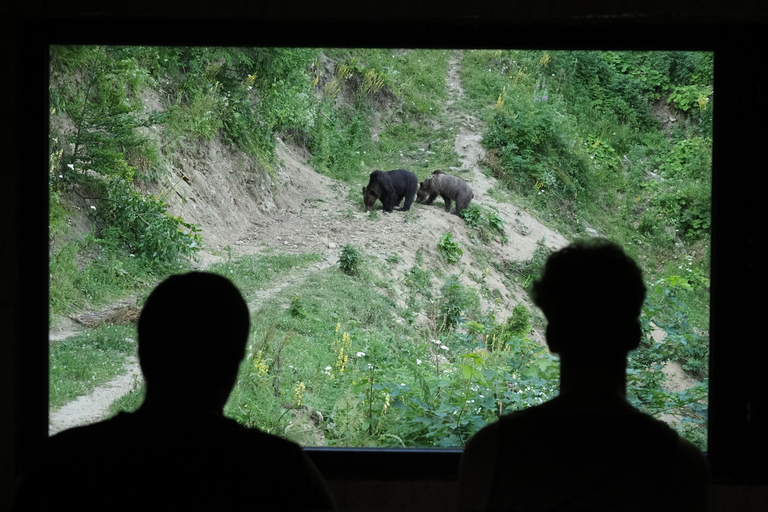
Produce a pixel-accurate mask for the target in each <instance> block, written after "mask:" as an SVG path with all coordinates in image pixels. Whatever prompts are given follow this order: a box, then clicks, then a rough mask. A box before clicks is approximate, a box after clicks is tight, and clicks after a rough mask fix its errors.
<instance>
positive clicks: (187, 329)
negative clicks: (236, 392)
mask: <svg viewBox="0 0 768 512" xmlns="http://www.w3.org/2000/svg"><path fill="white" fill-rule="evenodd" d="M249 328H250V317H249V313H248V306H247V305H246V303H245V301H244V300H243V297H242V295H241V294H240V292H239V291H238V289H237V288H236V287H235V285H233V284H232V282H231V281H229V280H228V279H227V278H225V277H222V276H220V275H217V274H210V273H203V272H190V273H188V274H180V275H175V276H171V277H169V278H168V279H166V280H165V281H163V282H162V283H160V284H159V285H158V286H157V288H155V289H154V291H152V293H151V294H150V296H149V298H148V299H147V302H146V304H145V305H144V308H143V310H142V312H141V315H140V317H139V325H138V331H139V362H140V364H141V368H142V371H143V373H144V378H145V380H146V382H147V391H148V393H149V392H152V391H153V390H161V391H162V390H163V389H165V390H188V391H189V392H190V393H195V394H199V395H202V396H199V398H200V399H201V400H207V399H209V398H213V397H216V398H217V400H220V399H222V396H221V395H222V394H223V395H224V396H223V400H226V396H227V395H229V392H230V391H231V388H232V386H233V385H234V382H235V378H236V376H237V371H238V368H239V364H240V361H241V360H242V359H243V356H244V355H245V345H246V342H247V340H248V330H249ZM222 405H223V402H222Z"/></svg>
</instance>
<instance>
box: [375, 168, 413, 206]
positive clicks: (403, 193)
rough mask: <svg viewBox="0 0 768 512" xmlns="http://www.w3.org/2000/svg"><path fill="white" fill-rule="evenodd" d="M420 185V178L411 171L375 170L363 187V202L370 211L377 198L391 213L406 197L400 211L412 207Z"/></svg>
mask: <svg viewBox="0 0 768 512" xmlns="http://www.w3.org/2000/svg"><path fill="white" fill-rule="evenodd" d="M418 187H419V178H417V177H416V175H415V174H413V173H412V172H411V171H406V170H405V169H395V170H394V171H386V172H384V171H373V172H372V173H371V177H370V180H368V185H366V186H364V187H363V203H364V204H365V211H370V210H371V208H373V205H374V204H375V203H376V200H377V199H380V200H381V204H382V205H384V211H385V212H387V213H391V212H392V211H393V210H394V209H396V208H395V206H398V205H399V204H400V201H402V200H403V198H405V204H403V207H402V208H397V210H400V211H403V212H404V211H406V210H408V209H410V208H411V204H413V199H414V198H415V197H416V189H417V188H418Z"/></svg>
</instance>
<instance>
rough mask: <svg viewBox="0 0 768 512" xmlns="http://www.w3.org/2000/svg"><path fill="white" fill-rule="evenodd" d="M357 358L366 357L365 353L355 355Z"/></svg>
mask: <svg viewBox="0 0 768 512" xmlns="http://www.w3.org/2000/svg"><path fill="white" fill-rule="evenodd" d="M355 355H356V356H357V357H363V356H364V355H365V352H358V353H357V354H355Z"/></svg>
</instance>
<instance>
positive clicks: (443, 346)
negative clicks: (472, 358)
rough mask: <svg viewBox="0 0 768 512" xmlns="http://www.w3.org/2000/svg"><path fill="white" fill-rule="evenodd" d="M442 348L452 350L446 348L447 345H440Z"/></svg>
mask: <svg viewBox="0 0 768 512" xmlns="http://www.w3.org/2000/svg"><path fill="white" fill-rule="evenodd" d="M440 348H441V349H443V350H450V349H449V348H448V347H446V346H445V345H440Z"/></svg>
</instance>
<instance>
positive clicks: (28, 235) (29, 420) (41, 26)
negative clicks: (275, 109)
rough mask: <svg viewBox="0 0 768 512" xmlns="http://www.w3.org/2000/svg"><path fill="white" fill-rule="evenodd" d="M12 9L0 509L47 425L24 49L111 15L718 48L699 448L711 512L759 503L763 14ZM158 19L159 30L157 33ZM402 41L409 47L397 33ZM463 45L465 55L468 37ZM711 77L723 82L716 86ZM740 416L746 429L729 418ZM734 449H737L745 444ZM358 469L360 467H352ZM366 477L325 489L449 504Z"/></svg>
mask: <svg viewBox="0 0 768 512" xmlns="http://www.w3.org/2000/svg"><path fill="white" fill-rule="evenodd" d="M10 3H11V5H7V4H8V2H6V3H5V4H3V6H2V7H0V9H2V10H1V11H0V48H2V50H0V58H1V59H2V60H1V61H0V63H1V64H2V67H0V69H2V70H3V75H2V78H0V102H2V116H0V122H2V126H3V129H2V130H0V135H1V136H0V147H1V148H2V150H1V152H0V155H2V156H3V164H4V165H3V166H2V168H3V172H2V173H0V226H2V228H1V230H0V510H2V509H4V508H5V506H7V504H8V496H9V495H10V490H11V488H12V485H13V481H14V479H15V478H16V476H17V474H18V471H19V470H20V468H21V467H22V466H23V465H24V464H25V463H26V461H27V460H28V457H29V455H30V453H31V451H32V450H33V449H34V446H35V444H36V443H37V441H38V440H39V439H41V438H42V437H44V436H45V435H46V424H47V407H46V406H45V404H47V393H48V390H47V378H46V376H47V364H45V363H46V361H47V342H46V340H47V316H46V315H45V314H44V313H43V312H44V311H46V307H47V298H46V296H45V289H46V286H47V259H46V255H47V237H46V236H45V233H46V227H47V213H46V211H47V210H46V209H47V197H46V192H45V191H47V181H46V177H45V176H43V175H41V174H40V173H39V172H30V169H32V170H37V169H42V168H43V166H45V165H47V155H44V154H42V155H41V154H39V151H37V152H35V151H34V150H35V148H39V146H35V145H31V146H30V145H28V141H29V140H30V138H31V137H35V136H37V137H45V136H46V135H45V132H44V127H45V125H46V118H45V112H44V111H41V110H40V109H39V108H37V109H35V108H34V105H32V104H31V103H32V101H31V100H32V99H34V98H36V97H37V98H39V97H44V95H45V94H46V86H45V69H44V67H42V66H40V63H41V62H44V60H43V59H44V56H43V57H42V59H41V58H36V54H34V53H30V51H29V46H28V43H30V42H34V40H35V38H36V37H44V31H45V29H46V27H48V28H51V23H52V20H55V24H56V27H55V30H56V31H57V33H62V32H65V31H66V29H67V28H68V27H69V26H71V27H72V28H73V29H77V28H78V27H81V26H83V24H84V23H85V24H87V25H88V26H93V27H94V30H98V29H107V30H108V29H109V28H110V26H111V25H112V24H114V23H115V21H114V20H115V19H122V18H124V17H130V18H131V19H132V23H133V26H134V30H135V31H137V32H138V34H140V35H142V36H144V35H146V36H147V37H152V38H156V39H157V41H163V40H166V38H167V40H171V39H172V38H173V37H178V36H179V34H178V32H177V30H178V27H177V28H176V29H174V28H173V25H174V23H173V22H174V21H187V20H192V19H195V20H197V22H196V23H195V33H193V34H190V37H197V36H199V35H200V34H201V33H204V31H205V27H206V23H207V22H206V20H214V23H215V22H216V21H215V20H218V22H222V21H226V20H238V23H239V25H238V27H240V28H241V30H242V32H243V33H242V34H241V37H242V39H243V40H247V38H248V37H249V36H251V35H254V34H249V33H248V32H247V31H248V28H247V27H248V22H249V21H253V23H254V25H258V23H261V22H264V20H273V21H279V22H286V23H288V24H287V25H286V30H287V31H288V30H290V29H291V27H292V26H294V25H292V24H291V23H293V21H294V20H295V19H296V17H297V16H300V17H301V18H303V19H305V20H311V21H325V22H333V23H335V25H333V27H334V30H337V29H340V28H346V29H350V30H353V29H354V27H355V26H357V25H359V24H360V23H368V22H378V23H383V25H382V26H383V27H385V28H386V29H387V30H390V31H391V33H390V34H389V37H392V38H393V39H394V40H397V39H398V38H402V37H410V38H417V40H418V41H422V44H423V41H427V40H428V39H429V37H430V34H433V33H434V32H433V31H435V30H439V29H440V23H441V22H443V21H446V22H451V23H455V22H457V21H461V22H462V23H466V24H469V25H471V24H472V23H480V24H487V23H495V24H498V27H499V30H498V33H499V37H500V39H499V40H500V41H503V37H504V34H505V32H504V31H505V30H506V31H508V33H510V34H513V33H516V34H520V33H531V34H539V35H538V36H537V37H541V36H540V34H541V33H546V34H550V35H551V37H552V40H553V41H559V42H561V43H562V42H563V39H562V37H563V36H562V34H559V33H558V30H559V29H560V28H562V29H563V30H565V33H567V34H568V35H569V37H573V38H574V41H575V44H580V43H579V42H578V40H579V38H580V37H583V38H586V39H587V40H590V37H591V38H592V39H591V41H592V44H594V45H598V44H600V40H598V39H595V38H594V31H592V30H590V28H591V27H596V28H597V29H599V30H602V32H600V31H598V33H599V34H604V35H605V34H608V35H610V34H611V30H616V31H618V32H619V33H621V32H626V31H629V32H633V33H637V34H646V35H647V31H650V30H653V31H655V32H653V33H659V34H661V36H660V37H661V38H662V39H663V40H664V41H667V42H668V41H669V40H670V39H669V37H670V35H669V34H680V35H681V37H693V38H695V39H696V41H699V42H701V43H706V42H707V41H708V40H709V38H711V40H712V41H716V44H717V45H720V46H719V47H720V48H722V53H721V55H726V56H728V59H723V60H722V61H720V60H718V62H717V63H716V66H718V68H717V73H719V74H718V77H720V78H722V77H723V76H728V77H734V76H737V77H742V79H741V80H733V79H730V80H728V81H725V82H723V81H719V82H717V83H716V85H715V87H716V90H717V91H718V102H717V108H718V111H717V113H716V117H715V119H716V124H715V129H716V130H717V131H716V141H726V142H727V144H719V145H717V144H716V147H715V152H716V165H717V166H719V168H716V174H715V181H714V182H715V190H714V192H713V194H714V197H715V206H714V212H713V213H714V214H715V219H714V227H713V230H714V231H713V233H714V235H713V236H714V240H715V242H714V243H715V246H714V249H713V258H714V260H715V261H714V262H713V282H716V283H717V285H718V288H717V289H718V291H719V293H718V294H715V295H713V302H712V307H713V308H715V309H717V310H718V311H720V313H718V315H720V316H719V318H721V319H723V318H726V319H732V321H728V322H725V321H720V322H719V323H717V322H715V323H713V327H712V334H713V339H715V340H718V343H716V344H713V347H712V354H713V361H714V362H713V367H712V405H713V413H712V414H713V416H714V417H713V418H712V420H713V424H712V425H713V426H712V429H711V430H710V442H711V445H710V448H711V449H712V457H713V463H714V464H715V467H716V469H717V472H718V474H717V475H716V476H717V477H718V479H719V482H720V483H721V484H723V487H720V489H721V491H723V492H721V493H720V494H719V496H721V497H724V500H725V501H727V499H726V498H731V497H733V499H735V500H737V502H738V503H741V504H743V505H745V506H744V507H741V508H723V510H725V509H730V510H749V508H748V506H747V505H748V503H749V500H755V499H759V498H756V497H755V496H759V494H754V493H752V494H750V493H751V491H750V489H752V488H751V487H750V485H752V484H760V483H762V484H766V483H768V478H767V477H768V470H766V462H765V455H766V454H768V449H766V442H767V441H768V433H767V432H768V421H767V420H766V410H765V405H766V396H768V390H766V381H768V379H766V377H765V370H764V368H763V365H764V364H765V361H766V358H765V352H766V350H765V327H763V326H762V325H761V322H760V320H761V319H762V318H761V314H762V313H763V312H762V306H763V305H765V303H766V300H765V293H764V291H763V290H764V289H765V288H764V286H765V279H764V276H765V269H764V264H763V263H762V261H761V259H760V258H759V256H760V255H761V250H760V247H761V242H762V240H761V238H762V237H761V236H760V235H761V234H762V233H763V232H764V231H765V230H764V228H763V227H762V222H760V221H761V217H762V211H763V208H762V203H763V202H764V201H765V200H764V198H763V195H764V194H763V193H762V189H761V187H760V186H759V185H758V183H759V182H760V181H761V180H762V175H763V174H764V173H765V168H766V165H765V157H763V155H762V152H763V151H764V149H763V148H764V145H765V142H764V141H765V132H766V130H765V128H764V126H765V120H766V119H767V118H768V117H767V116H766V114H768V106H767V104H766V101H765V96H764V93H765V85H764V84H763V82H762V77H761V75H760V73H758V72H757V71H758V70H760V69H761V67H762V65H761V63H760V60H761V59H763V55H764V52H763V51H764V50H765V49H766V43H765V41H766V37H765V34H764V33H762V32H761V31H764V30H765V28H766V20H767V19H768V6H766V3H765V2H762V1H759V0H754V1H747V0H735V1H728V2H725V1H719V0H718V1H715V0H705V1H695V2H694V1H680V0H667V1H664V2H661V1H652V2H647V1H642V0H634V1H625V2H614V1H608V0H590V1H581V2H574V1H554V0H550V1H547V0H541V1H538V2H530V1H502V0H479V1H477V0H476V1H466V0H464V1H461V2H459V1H456V0H443V1H437V0H426V1H421V2H411V1H410V0H374V1H367V2H359V1H352V0H347V1H339V2H321V1H318V0H314V1H313V0H301V1H295V2H290V4H289V5H290V9H288V8H286V4H287V3H286V2H280V1H277V0H266V1H265V0H262V1H249V2H244V1H238V0H217V1H215V2H214V1H211V0H203V1H199V2H188V1H184V2H182V1H180V0H173V1H167V0H151V1H150V0H138V1H134V2H130V3H113V2H104V1H103V0H66V1H58V2H43V1H40V0H29V1H24V2H21V1H19V0H11V2H10ZM30 20H31V21H30ZM34 20H37V21H39V23H36V22H35V21H34ZM84 20H88V21H84ZM137 20H138V23H137ZM162 20H170V22H169V23H168V25H167V26H166V24H165V22H163V21H162ZM142 21H145V22H144V23H142ZM289 22H290V23H289ZM396 22H403V23H405V25H402V24H398V23H396ZM100 25H103V26H100ZM307 26H311V25H302V26H301V27H302V30H303V29H305V28H306V27H307ZM321 26H322V25H321ZM326 26H327V25H326ZM404 27H405V28H404ZM581 28H584V31H583V32H581V30H580V29H581ZM51 29H52V28H51ZM406 30H407V31H409V35H404V34H402V33H399V32H400V31H406ZM36 31H37V32H36ZM327 35H328V34H326V36H327ZM293 36H295V34H290V33H286V37H287V38H290V37H293ZM382 37H387V34H382ZM462 41H463V42H465V43H466V44H470V42H468V41H467V40H466V39H464V40H462ZM605 42H606V43H607V44H610V41H605ZM39 50H40V49H37V50H35V51H39ZM37 57H40V55H39V54H38V55H37ZM723 70H725V73H721V72H722V71H723ZM752 70H754V71H752ZM720 78H719V79H720ZM36 88H37V89H36ZM43 140H44V139H43ZM41 290H42V292H41ZM734 368H738V371H736V370H734ZM719 376H724V377H722V378H720V377H719ZM744 418H748V419H749V420H748V421H743V419H744ZM732 419H736V420H738V421H736V424H738V425H740V427H739V428H740V430H738V429H737V430H736V431H734V430H733V429H730V427H729V428H724V429H723V428H718V425H723V424H728V422H729V421H730V420H732ZM718 422H719V423H718ZM745 439H746V440H749V442H744V440H745ZM362 457H363V460H365V456H362ZM373 478H374V480H370V479H369V480H365V479H359V478H358V479H356V478H354V477H351V476H348V475H347V476H344V477H337V478H334V479H333V485H334V488H336V489H338V490H339V492H343V493H344V495H345V496H347V498H345V503H347V502H348V503H347V504H348V505H349V506H350V507H352V506H354V507H355V508H360V509H363V508H366V506H365V503H364V501H361V500H364V499H365V497H369V498H370V496H371V494H376V493H379V494H387V495H390V494H392V493H394V494H398V495H399V496H400V498H399V499H400V500H401V501H403V500H404V502H406V503H412V504H413V505H414V506H413V508H424V507H417V506H416V504H417V502H421V500H424V499H426V500H428V501H429V502H430V503H433V504H435V505H437V504H438V503H440V500H438V499H436V497H437V496H442V497H445V495H446V493H450V492H451V491H450V490H446V489H450V488H451V483H450V480H445V479H440V478H438V479H433V480H429V479H426V480H423V481H422V480H420V481H419V482H418V483H414V481H413V480H412V481H410V482H407V481H406V482H403V481H397V480H386V479H378V477H375V476H374V477H373ZM398 482H400V483H398ZM366 489H368V490H367V491H366ZM374 489H378V490H377V491H375V490H374ZM430 489H431V490H430ZM757 492H758V493H759V491H757ZM394 494H392V495H394ZM419 497H421V498H419ZM393 499H394V498H393ZM378 503H379V504H382V503H384V502H381V501H379V502H378ZM390 503H391V504H392V505H393V507H388V508H398V507H396V506H394V505H395V503H396V501H392V502H390ZM755 503H757V502H753V504H755ZM762 503H765V501H763V502H762ZM731 505H733V502H731ZM429 508H433V507H429ZM441 508H442V507H441V506H436V507H434V509H441Z"/></svg>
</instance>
